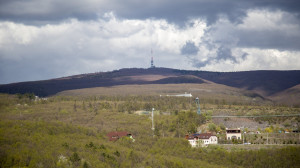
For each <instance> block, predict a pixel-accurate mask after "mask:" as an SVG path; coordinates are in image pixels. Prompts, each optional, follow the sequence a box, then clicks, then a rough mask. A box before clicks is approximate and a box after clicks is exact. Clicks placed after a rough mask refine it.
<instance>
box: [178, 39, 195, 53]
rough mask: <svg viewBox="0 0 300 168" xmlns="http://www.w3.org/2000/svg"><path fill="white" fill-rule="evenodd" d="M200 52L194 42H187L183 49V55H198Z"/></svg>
mask: <svg viewBox="0 0 300 168" xmlns="http://www.w3.org/2000/svg"><path fill="white" fill-rule="evenodd" d="M198 51H199V48H198V47H197V46H196V45H195V43H194V42H191V41H187V42H186V43H185V45H184V46H183V47H182V48H181V54H183V55H196V54H197V53H198Z"/></svg>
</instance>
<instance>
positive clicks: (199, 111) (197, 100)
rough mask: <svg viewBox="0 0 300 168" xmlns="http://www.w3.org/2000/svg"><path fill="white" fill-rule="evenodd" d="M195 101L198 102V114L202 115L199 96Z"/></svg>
mask: <svg viewBox="0 0 300 168" xmlns="http://www.w3.org/2000/svg"><path fill="white" fill-rule="evenodd" d="M195 102H196V105H197V108H198V110H197V114H198V115H200V113H201V110H200V101H199V98H198V97H197V98H196V99H195Z"/></svg>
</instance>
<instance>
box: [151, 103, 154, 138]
mask: <svg viewBox="0 0 300 168" xmlns="http://www.w3.org/2000/svg"><path fill="white" fill-rule="evenodd" d="M151 118H152V131H153V137H154V130H155V128H154V108H152V116H151Z"/></svg>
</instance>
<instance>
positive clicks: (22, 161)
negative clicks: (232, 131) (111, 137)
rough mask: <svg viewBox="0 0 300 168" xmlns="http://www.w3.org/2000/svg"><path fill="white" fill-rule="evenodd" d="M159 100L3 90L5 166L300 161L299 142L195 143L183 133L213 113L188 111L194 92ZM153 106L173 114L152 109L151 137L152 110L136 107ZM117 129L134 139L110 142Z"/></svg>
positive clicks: (0, 131) (1, 152)
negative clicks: (255, 145)
mask: <svg viewBox="0 0 300 168" xmlns="http://www.w3.org/2000/svg"><path fill="white" fill-rule="evenodd" d="M155 100H156V98H151V97H150V98H149V97H122V98H116V97H102V98H101V97H59V96H58V97H52V98H49V99H48V100H39V101H33V100H31V97H30V96H28V95H27V96H24V95H19V96H16V95H0V102H1V103H0V118H1V119H0V167H272V168H273V167H299V166H300V159H299V158H300V147H299V146H282V147H276V148H260V149H255V150H246V149H242V148H238V147H237V148H236V149H234V150H227V149H225V148H224V147H222V146H210V147H208V148H197V149H195V148H191V147H190V145H189V144H188V142H187V141H186V140H185V139H184V138H183V136H184V134H185V133H187V132H193V131H195V130H196V129H197V127H198V126H199V125H202V124H205V123H206V122H207V121H208V118H207V117H206V116H204V115H201V116H197V115H196V114H195V113H194V112H193V111H191V109H192V107H189V103H188V102H189V100H183V99H181V98H179V99H178V98H171V99H163V100H161V101H160V102H162V104H160V103H157V104H156V103H155ZM149 102H150V104H149ZM180 102H185V103H186V105H185V107H182V104H180ZM152 106H155V107H156V109H171V110H170V111H168V112H170V113H169V114H168V115H158V114H157V115H156V116H155V117H156V122H155V127H156V131H155V132H154V134H155V137H154V138H153V132H152V130H151V129H150V128H151V120H150V118H149V116H148V115H137V114H134V111H136V110H141V109H146V110H147V109H148V108H150V107H152ZM174 106H178V109H180V111H179V112H178V111H176V110H175V108H174ZM207 106H209V105H207ZM115 130H118V131H128V132H131V133H132V134H134V136H135V139H136V141H135V142H132V141H131V140H130V139H127V138H122V139H120V140H118V141H116V142H109V141H108V138H107V137H106V133H108V132H110V131H115Z"/></svg>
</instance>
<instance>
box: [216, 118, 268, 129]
mask: <svg viewBox="0 0 300 168" xmlns="http://www.w3.org/2000/svg"><path fill="white" fill-rule="evenodd" d="M212 120H213V122H214V123H215V124H218V125H222V124H223V125H224V126H225V127H226V128H248V129H250V130H257V128H261V129H264V128H266V127H267V126H268V124H267V123H266V122H265V123H258V122H256V121H254V120H253V119H249V118H213V119H212Z"/></svg>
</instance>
